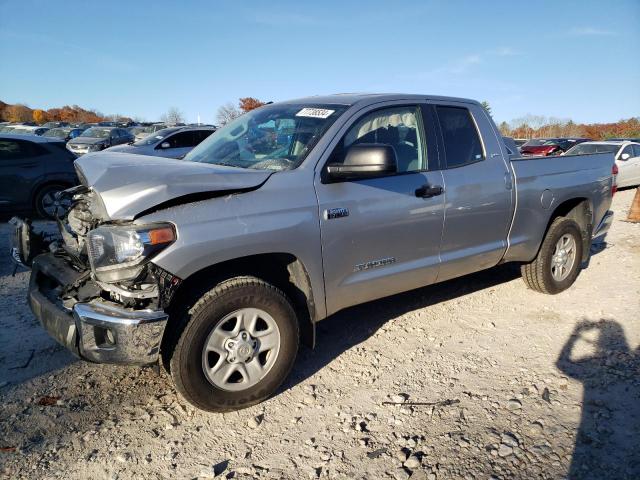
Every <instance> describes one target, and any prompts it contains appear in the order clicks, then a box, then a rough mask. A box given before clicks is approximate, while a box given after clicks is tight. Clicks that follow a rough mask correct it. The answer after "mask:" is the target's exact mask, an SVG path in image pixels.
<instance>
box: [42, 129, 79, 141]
mask: <svg viewBox="0 0 640 480" xmlns="http://www.w3.org/2000/svg"><path fill="white" fill-rule="evenodd" d="M82 132H84V129H82V128H71V127H60V128H52V129H50V130H48V131H46V132H44V133H43V134H42V136H43V137H49V138H57V139H59V140H63V141H65V142H68V141H69V140H71V139H72V138H76V137H77V136H78V135H80V134H81V133H82Z"/></svg>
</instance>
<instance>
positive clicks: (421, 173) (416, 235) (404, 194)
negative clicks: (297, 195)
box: [315, 102, 444, 314]
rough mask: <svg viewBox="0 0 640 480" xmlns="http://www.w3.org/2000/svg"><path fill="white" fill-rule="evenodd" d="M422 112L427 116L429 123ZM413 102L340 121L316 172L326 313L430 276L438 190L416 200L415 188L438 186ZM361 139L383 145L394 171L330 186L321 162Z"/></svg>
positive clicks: (433, 146)
mask: <svg viewBox="0 0 640 480" xmlns="http://www.w3.org/2000/svg"><path fill="white" fill-rule="evenodd" d="M429 118H430V117H427V120H429ZM423 122H424V120H423V116H422V105H421V104H415V103H410V104H397V102H394V103H385V104H381V105H379V106H376V107H373V106H372V107H368V108H365V109H364V110H362V111H360V112H359V113H358V114H357V115H356V116H354V118H352V121H351V122H348V124H347V125H345V126H344V127H343V128H342V129H341V131H340V133H339V134H338V135H337V136H336V139H335V140H334V142H333V143H332V144H331V146H330V147H329V149H328V152H330V155H328V157H327V158H325V159H324V160H322V161H321V162H320V164H319V167H321V168H320V169H319V171H318V172H316V180H315V188H316V194H317V196H318V202H319V208H320V212H319V213H320V230H321V236H322V259H323V268H324V275H325V289H326V299H327V311H328V313H329V314H331V313H333V312H336V311H338V310H340V309H342V308H345V307H348V306H350V305H355V304H358V303H362V302H366V301H369V300H372V299H375V298H380V297H383V296H387V295H392V294H394V293H398V292H402V291H406V290H410V289H412V288H417V287H420V286H423V285H427V284H429V283H432V282H434V281H435V279H436V277H437V273H438V265H439V257H438V254H439V246H440V237H441V235H442V222H443V206H444V205H443V198H444V196H443V195H436V196H433V197H431V198H423V197H421V196H419V195H417V194H416V191H417V190H418V191H419V190H420V189H421V188H422V187H423V186H425V185H427V184H430V185H431V186H441V185H442V174H441V172H440V170H439V166H438V165H439V164H438V161H439V158H438V150H437V140H436V136H435V130H434V126H433V125H431V124H427V125H426V129H425V128H424V126H423ZM362 143H374V144H386V145H391V146H392V147H393V148H394V150H395V151H396V156H397V159H398V172H397V173H396V174H394V175H389V176H385V177H379V178H370V179H364V180H353V181H341V182H339V183H330V182H329V181H328V179H327V178H326V165H327V164H328V163H340V162H341V161H342V160H344V154H345V152H346V149H347V148H348V147H350V146H351V145H357V144H362Z"/></svg>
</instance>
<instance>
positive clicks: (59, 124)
mask: <svg viewBox="0 0 640 480" xmlns="http://www.w3.org/2000/svg"><path fill="white" fill-rule="evenodd" d="M42 126H43V127H46V128H60V127H68V126H69V122H47V123H45V124H44V125H42Z"/></svg>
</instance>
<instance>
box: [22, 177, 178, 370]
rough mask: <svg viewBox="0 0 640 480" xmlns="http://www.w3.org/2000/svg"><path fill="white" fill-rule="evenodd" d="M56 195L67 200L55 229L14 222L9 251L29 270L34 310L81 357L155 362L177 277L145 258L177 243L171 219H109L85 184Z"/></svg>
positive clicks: (43, 322)
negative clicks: (165, 221)
mask: <svg viewBox="0 0 640 480" xmlns="http://www.w3.org/2000/svg"><path fill="white" fill-rule="evenodd" d="M61 195H63V196H66V197H67V199H70V200H71V206H70V208H69V209H68V210H67V211H65V212H62V213H61V215H59V217H58V220H57V223H58V228H57V231H55V230H46V229H40V230H39V231H36V229H35V228H34V226H33V225H32V224H31V222H30V221H28V220H21V219H17V218H16V219H12V220H11V223H13V225H14V235H13V241H12V248H11V255H12V257H13V258H14V260H16V261H17V262H19V263H22V264H24V265H27V266H31V269H32V272H31V279H30V284H29V305H30V306H31V309H32V311H33V312H34V314H35V315H36V316H37V317H38V319H39V320H40V322H41V323H42V325H43V326H44V327H45V328H46V329H47V331H48V332H49V333H50V334H51V335H52V336H53V337H54V338H55V339H56V340H57V341H58V342H59V343H61V344H63V345H64V346H65V347H67V348H68V349H69V350H71V351H72V352H73V353H75V354H76V355H77V356H79V357H81V358H83V359H86V360H89V361H93V362H98V363H120V364H135V365H147V364H152V363H155V362H156V361H157V360H158V354H159V350H160V343H161V340H162V335H163V333H164V328H165V325H166V322H167V320H168V315H167V314H166V313H165V308H166V307H167V306H168V305H169V302H170V301H171V298H172V296H173V294H174V292H175V291H176V289H177V288H178V286H179V284H180V282H181V280H180V279H179V278H178V277H176V276H174V275H172V274H170V273H169V272H166V271H164V270H163V269H161V268H160V267H158V266H156V265H154V264H153V263H151V262H150V259H151V258H152V257H153V256H154V255H155V254H156V253H158V252H159V251H160V250H162V249H163V248H166V247H167V246H168V245H170V244H171V243H173V241H175V239H176V232H175V229H174V227H173V225H171V224H153V225H137V224H134V223H132V222H117V221H112V220H108V217H107V216H106V215H105V214H104V207H103V206H102V202H101V199H100V197H99V195H98V194H97V193H95V192H94V191H93V190H91V189H90V188H88V187H86V186H82V185H81V186H78V187H74V188H72V189H69V190H66V191H65V192H62V193H61Z"/></svg>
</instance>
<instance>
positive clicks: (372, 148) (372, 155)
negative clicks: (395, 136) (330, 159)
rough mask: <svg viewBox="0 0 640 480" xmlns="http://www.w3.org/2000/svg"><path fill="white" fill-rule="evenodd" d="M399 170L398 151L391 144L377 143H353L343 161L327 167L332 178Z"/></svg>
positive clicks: (348, 177) (357, 177) (349, 177)
mask: <svg viewBox="0 0 640 480" xmlns="http://www.w3.org/2000/svg"><path fill="white" fill-rule="evenodd" d="M397 171H398V161H397V160H396V151H395V150H394V149H393V147H392V146H391V145H382V144H377V143H363V144H360V145H352V146H351V147H349V149H348V150H347V154H346V155H345V157H344V162H343V163H332V164H330V165H329V166H328V167H327V172H328V173H329V177H330V178H331V179H332V180H346V179H351V180H354V179H361V178H373V177H380V176H384V175H388V174H391V173H396V172H397Z"/></svg>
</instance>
